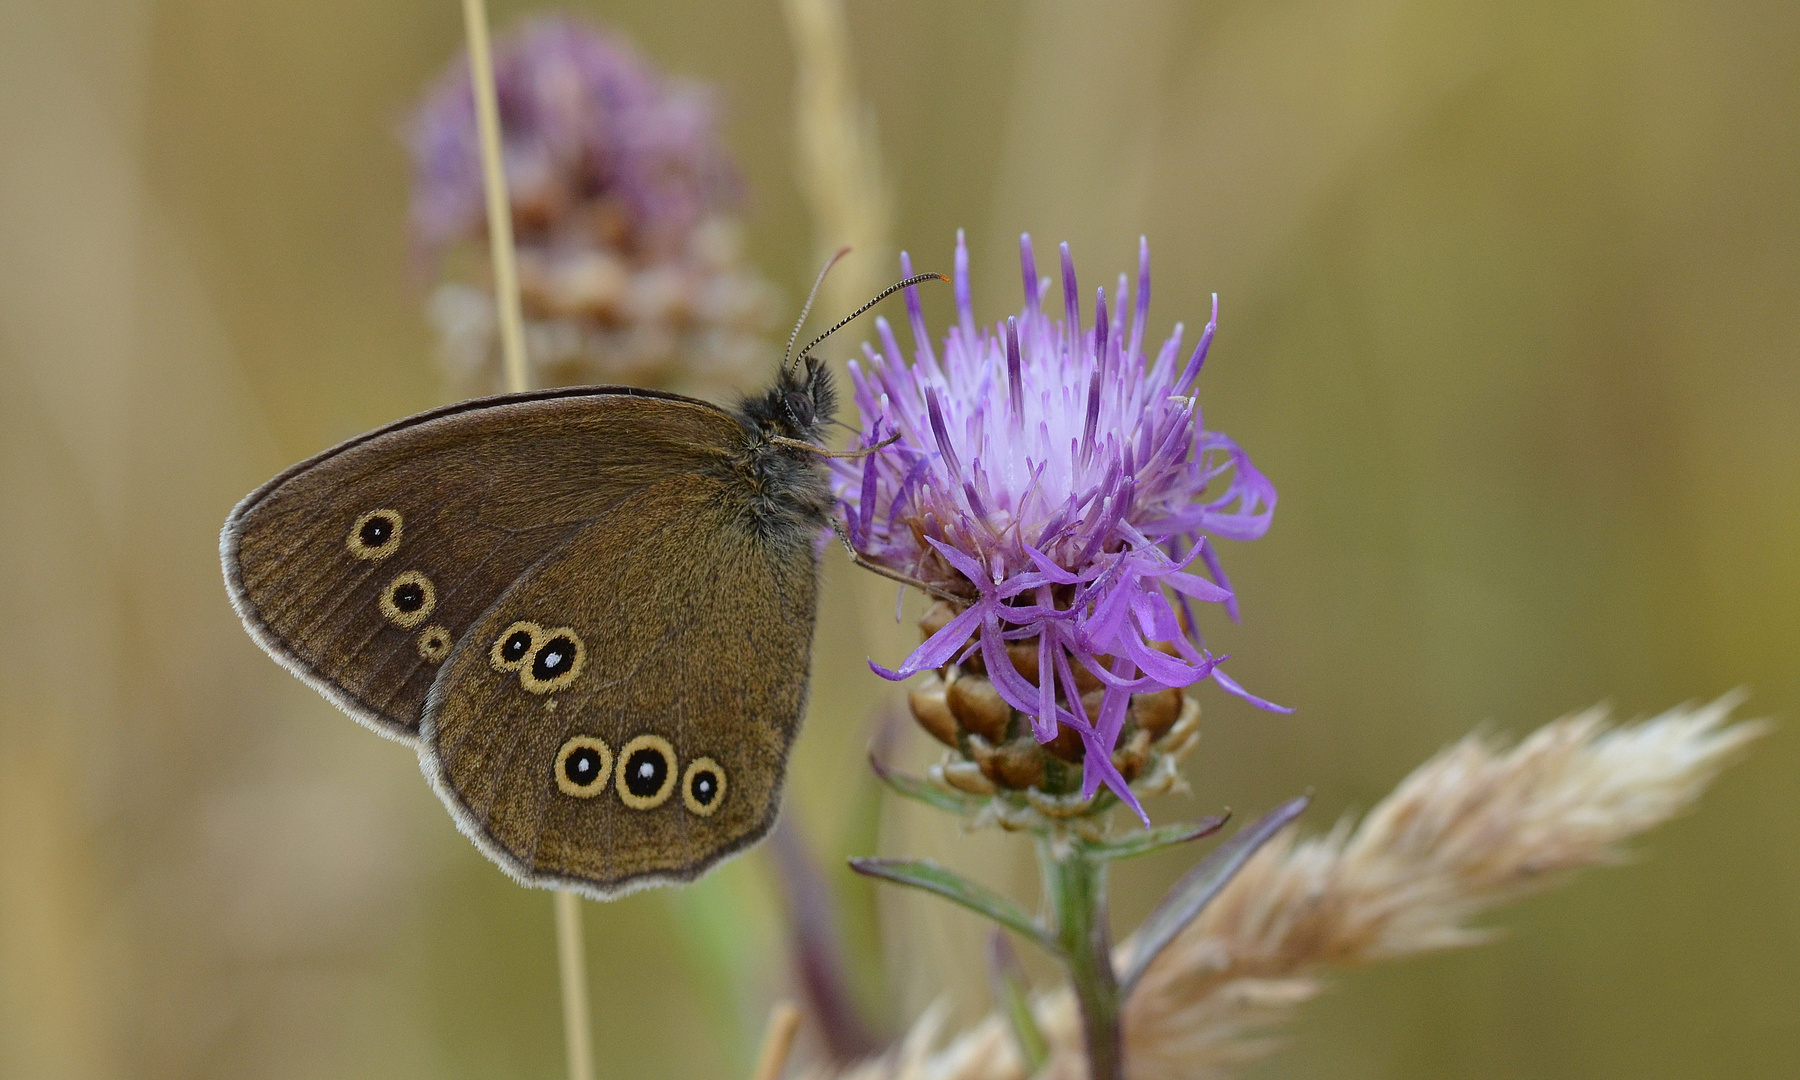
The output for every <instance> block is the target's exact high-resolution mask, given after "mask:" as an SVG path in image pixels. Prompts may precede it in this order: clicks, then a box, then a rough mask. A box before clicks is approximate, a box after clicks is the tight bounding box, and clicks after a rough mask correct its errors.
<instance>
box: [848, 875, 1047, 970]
mask: <svg viewBox="0 0 1800 1080" xmlns="http://www.w3.org/2000/svg"><path fill="white" fill-rule="evenodd" d="M850 869H852V870H854V871H856V872H857V873H859V874H865V875H867V876H869V877H874V878H881V879H882V880H884V881H892V882H895V883H896V884H900V885H910V886H912V887H913V888H915V889H924V890H925V891H926V892H931V893H936V894H937V895H939V896H941V897H943V898H944V899H946V900H949V901H951V902H953V903H957V904H961V905H962V906H963V907H966V908H968V909H969V910H970V911H973V912H975V913H976V914H977V915H983V916H986V917H987V918H989V919H992V920H993V921H995V922H997V923H999V924H1000V925H1002V926H1004V927H1006V928H1007V929H1009V930H1013V931H1016V932H1017V933H1019V934H1021V935H1023V936H1024V937H1027V938H1030V939H1031V940H1032V941H1034V942H1036V943H1037V944H1038V945H1040V946H1042V947H1043V948H1044V949H1046V950H1048V951H1049V952H1051V953H1053V954H1056V955H1059V956H1060V955H1061V953H1062V950H1061V948H1060V947H1059V946H1058V945H1057V943H1056V941H1055V940H1054V939H1052V938H1051V937H1050V936H1049V935H1047V934H1045V933H1044V931H1043V929H1042V928H1041V927H1039V926H1038V924H1037V922H1036V920H1034V919H1033V918H1032V917H1031V916H1030V915H1029V914H1027V913H1026V911H1025V909H1024V908H1022V907H1020V906H1019V905H1017V904H1015V903H1013V902H1012V901H1011V900H1008V899H1007V898H1006V897H1004V896H1001V895H1000V894H999V893H997V892H995V891H994V890H992V889H990V888H988V887H987V886H985V885H979V884H977V883H975V882H973V881H970V880H969V879H968V878H965V877H963V876H962V875H961V874H958V873H957V872H956V871H954V870H947V869H945V868H944V867H942V866H939V865H938V864H937V863H934V862H932V861H931V860H929V859H917V860H915V859H874V858H855V859H851V860H850Z"/></svg>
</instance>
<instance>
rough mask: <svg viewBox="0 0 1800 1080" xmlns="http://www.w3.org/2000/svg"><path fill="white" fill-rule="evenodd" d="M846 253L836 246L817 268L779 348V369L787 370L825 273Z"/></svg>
mask: <svg viewBox="0 0 1800 1080" xmlns="http://www.w3.org/2000/svg"><path fill="white" fill-rule="evenodd" d="M848 254H850V249H849V248H847V247H841V248H838V249H837V252H836V253H835V254H833V255H832V256H831V258H829V259H826V260H825V265H824V266H823V267H821V268H820V270H819V276H818V277H816V278H814V279H813V287H812V292H809V293H807V294H806V303H805V304H804V305H802V306H801V308H800V318H799V319H798V320H796V321H795V323H794V332H793V333H791V334H789V335H788V342H787V348H785V349H783V350H781V369H782V370H783V371H786V370H787V366H788V362H789V360H790V359H791V358H792V357H793V355H794V342H796V341H798V340H799V339H800V328H801V327H802V326H805V325H806V317H807V316H808V315H810V314H812V306H813V301H814V300H816V299H818V298H819V288H820V287H821V286H823V285H824V284H825V275H826V274H829V273H831V268H832V267H834V266H836V265H837V264H838V260H839V259H841V258H843V257H844V256H846V255H848Z"/></svg>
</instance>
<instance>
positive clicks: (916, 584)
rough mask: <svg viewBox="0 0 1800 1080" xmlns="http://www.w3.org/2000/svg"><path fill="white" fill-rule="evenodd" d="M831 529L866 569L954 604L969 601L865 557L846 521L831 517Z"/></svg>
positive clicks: (854, 559)
mask: <svg viewBox="0 0 1800 1080" xmlns="http://www.w3.org/2000/svg"><path fill="white" fill-rule="evenodd" d="M831 531H832V532H834V533H837V538H838V540H839V541H841V542H842V543H843V545H844V551H845V552H847V553H848V554H849V556H850V561H851V562H853V563H855V564H856V565H858V566H860V567H862V568H863V569H864V570H868V571H871V572H873V573H876V574H880V575H881V576H882V577H884V578H887V579H888V580H890V581H898V582H899V583H900V584H902V585H911V586H912V587H913V588H915V589H918V590H920V591H921V592H924V593H928V594H930V595H932V596H935V597H937V598H938V599H939V600H948V601H949V602H950V603H952V604H960V605H964V606H966V605H967V604H968V603H969V599H968V597H965V596H957V595H956V594H955V593H950V592H945V591H944V590H943V589H940V588H938V587H937V586H936V585H933V584H931V583H930V582H929V581H920V580H919V579H918V578H916V577H909V576H907V575H906V574H902V573H900V572H899V571H898V570H890V569H888V568H887V567H885V566H883V565H881V564H880V563H878V562H872V561H870V560H869V559H866V558H864V557H863V554H862V552H860V551H858V550H856V545H854V544H852V543H851V542H850V534H849V533H847V532H845V531H844V523H843V522H841V521H839V520H838V519H836V518H832V519H831Z"/></svg>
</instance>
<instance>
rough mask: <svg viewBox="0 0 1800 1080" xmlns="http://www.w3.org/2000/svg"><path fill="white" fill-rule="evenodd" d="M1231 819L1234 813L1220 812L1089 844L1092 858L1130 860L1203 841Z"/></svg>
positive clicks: (1088, 850) (1087, 847) (1088, 848)
mask: <svg viewBox="0 0 1800 1080" xmlns="http://www.w3.org/2000/svg"><path fill="white" fill-rule="evenodd" d="M1230 819H1231V813H1230V812H1229V811H1227V812H1226V813H1223V814H1216V815H1214V816H1212V817H1206V818H1201V819H1200V820H1199V821H1182V822H1177V823H1176V824H1174V825H1164V826H1162V827H1160V828H1156V829H1144V830H1142V831H1140V832H1136V833H1133V834H1132V835H1130V836H1127V837H1124V838H1122V839H1118V840H1108V841H1106V842H1104V843H1099V844H1089V845H1087V846H1086V849H1087V854H1088V857H1089V858H1090V859H1102V860H1110V859H1129V858H1131V857H1133V856H1135V855H1148V854H1149V853H1150V852H1152V851H1161V850H1162V849H1163V848H1166V847H1173V846H1175V845H1176V844H1185V843H1187V842H1189V841H1190V840H1199V839H1201V838H1202V837H1207V836H1211V835H1212V834H1213V833H1216V832H1218V831H1219V830H1220V829H1222V828H1224V827H1225V822H1227V821H1229V820H1230Z"/></svg>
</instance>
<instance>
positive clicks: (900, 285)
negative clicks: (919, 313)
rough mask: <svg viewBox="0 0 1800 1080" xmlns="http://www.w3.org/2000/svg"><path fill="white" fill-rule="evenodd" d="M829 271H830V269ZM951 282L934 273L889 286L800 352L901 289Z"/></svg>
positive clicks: (808, 350)
mask: <svg viewBox="0 0 1800 1080" xmlns="http://www.w3.org/2000/svg"><path fill="white" fill-rule="evenodd" d="M827 269H829V267H828V268H827ZM949 280H950V279H949V278H947V277H945V276H944V275H942V274H935V273H933V274H914V275H913V276H912V277H909V278H907V279H906V280H905V281H896V282H894V283H893V284H892V285H889V286H888V287H887V288H885V289H883V290H881V291H880V292H878V293H876V294H875V298H874V299H873V300H870V301H869V302H868V303H866V304H864V305H863V306H862V307H859V308H857V309H856V310H855V311H852V312H851V313H850V314H848V315H846V316H844V317H843V318H841V319H839V320H838V321H837V325H836V326H833V327H832V328H831V329H829V330H827V331H825V332H824V333H823V334H820V335H819V336H818V337H816V338H813V339H812V341H811V342H809V343H808V344H807V346H806V348H804V349H801V350H800V355H801V356H805V355H806V354H808V353H810V352H812V351H813V348H814V347H815V346H817V345H818V344H819V342H821V341H824V340H825V339H826V338H828V337H830V336H831V335H833V334H835V333H837V332H838V331H839V330H842V329H843V328H844V327H846V326H849V325H850V324H851V323H852V322H854V321H855V320H856V317H857V316H858V315H861V314H862V313H863V312H865V311H867V310H869V309H870V308H872V307H874V306H875V305H876V304H879V303H881V302H882V301H883V300H886V299H887V298H888V297H890V296H892V295H894V294H895V293H897V292H899V291H900V290H901V289H910V288H912V287H913V286H914V285H917V284H918V283H919V282H921V281H945V282H947V281H949ZM796 329H798V328H796Z"/></svg>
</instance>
